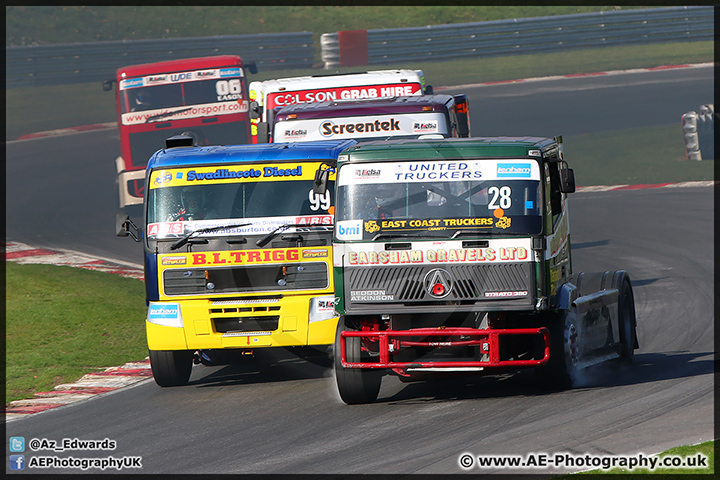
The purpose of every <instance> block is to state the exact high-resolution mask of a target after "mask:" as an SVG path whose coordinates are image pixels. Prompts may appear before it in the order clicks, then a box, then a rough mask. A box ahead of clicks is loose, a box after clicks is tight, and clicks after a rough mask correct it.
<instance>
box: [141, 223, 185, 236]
mask: <svg viewBox="0 0 720 480" xmlns="http://www.w3.org/2000/svg"><path fill="white" fill-rule="evenodd" d="M183 231H184V230H183V222H167V223H151V224H150V225H148V237H151V236H158V235H168V234H176V235H179V234H182V233H183Z"/></svg>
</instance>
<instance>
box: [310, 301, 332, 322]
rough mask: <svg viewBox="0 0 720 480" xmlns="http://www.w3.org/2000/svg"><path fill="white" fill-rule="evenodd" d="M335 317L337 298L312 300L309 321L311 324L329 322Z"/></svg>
mask: <svg viewBox="0 0 720 480" xmlns="http://www.w3.org/2000/svg"><path fill="white" fill-rule="evenodd" d="M333 317H335V297H333V296H325V297H313V298H312V299H311V300H310V312H309V315H308V320H309V322H310V323H313V322H320V321H323V320H329V319H331V318H333Z"/></svg>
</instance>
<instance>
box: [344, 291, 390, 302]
mask: <svg viewBox="0 0 720 480" xmlns="http://www.w3.org/2000/svg"><path fill="white" fill-rule="evenodd" d="M388 300H389V301H392V300H395V294H392V293H389V294H388V293H385V290H351V291H350V301H351V302H386V301H388Z"/></svg>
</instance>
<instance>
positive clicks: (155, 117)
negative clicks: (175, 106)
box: [145, 107, 193, 123]
mask: <svg viewBox="0 0 720 480" xmlns="http://www.w3.org/2000/svg"><path fill="white" fill-rule="evenodd" d="M192 108H193V107H187V108H181V109H180V110H173V111H172V112H163V113H158V114H157V115H150V116H149V117H148V118H147V119H146V120H145V123H150V122H152V121H154V120H160V119H161V118H165V117H170V116H172V115H175V114H176V113H183V112H187V111H188V110H192Z"/></svg>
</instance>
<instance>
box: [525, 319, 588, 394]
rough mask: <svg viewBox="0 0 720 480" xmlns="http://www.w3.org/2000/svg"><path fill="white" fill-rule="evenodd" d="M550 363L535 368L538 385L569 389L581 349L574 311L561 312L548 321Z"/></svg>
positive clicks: (576, 373)
mask: <svg viewBox="0 0 720 480" xmlns="http://www.w3.org/2000/svg"><path fill="white" fill-rule="evenodd" d="M547 327H548V330H549V331H550V361H549V362H548V363H547V364H545V365H543V366H541V367H537V368H536V371H535V373H536V376H537V379H538V384H539V386H540V387H541V388H544V389H552V390H555V389H561V390H563V389H567V388H571V387H572V386H573V384H574V383H575V380H576V378H577V376H578V364H579V361H580V354H581V349H580V345H579V336H578V331H577V327H576V325H575V314H574V311H562V312H560V313H559V314H557V315H554V316H553V317H551V318H550V319H549V322H548V325H547Z"/></svg>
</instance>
